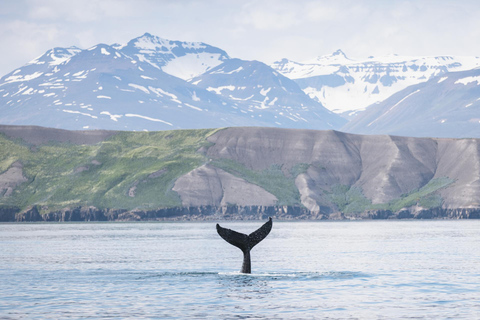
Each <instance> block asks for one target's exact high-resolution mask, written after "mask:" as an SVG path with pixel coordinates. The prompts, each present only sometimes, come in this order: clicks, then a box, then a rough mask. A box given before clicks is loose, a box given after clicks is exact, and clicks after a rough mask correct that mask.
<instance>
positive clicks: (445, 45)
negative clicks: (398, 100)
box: [0, 0, 480, 75]
mask: <svg viewBox="0 0 480 320" xmlns="http://www.w3.org/2000/svg"><path fill="white" fill-rule="evenodd" d="M0 12H1V14H2V19H1V20H0V57H1V59H0V75H4V74H5V73H7V72H9V71H11V70H13V69H14V68H17V67H19V66H21V65H23V64H25V63H26V62H27V61H29V60H31V59H33V58H34V57H36V56H38V55H40V54H42V53H44V52H45V51H46V50H48V49H50V48H52V47H56V46H61V47H65V46H71V45H76V46H79V47H81V48H88V47H90V46H92V45H95V44H97V43H106V44H112V43H116V42H119V43H124V42H127V41H128V40H130V39H132V38H134V37H136V36H139V35H141V34H143V33H145V32H150V33H152V34H155V35H158V36H160V37H164V38H167V39H172V40H185V41H202V42H206V43H209V44H211V45H215V46H218V47H220V48H222V49H224V50H226V51H227V52H228V54H229V55H231V56H233V57H238V58H243V59H251V60H253V59H256V60H260V61H265V62H273V61H274V60H278V59H280V58H283V57H286V58H290V59H293V60H299V61H301V60H308V59H311V58H314V57H316V56H319V55H324V54H329V53H331V52H333V51H335V50H336V49H343V50H344V51H345V52H346V54H347V55H348V56H351V57H353V58H355V57H359V58H362V57H367V56H369V55H376V56H378V55H384V54H392V53H399V54H403V55H427V54H428V55H434V54H438V55H440V54H451V55H478V52H480V44H478V43H477V42H476V41H475V39H477V38H478V36H479V35H480V19H478V16H479V15H480V3H479V2H478V1H473V0H463V1H450V0H436V1H433V0H416V1H413V0H389V1H383V0H364V1H355V0H335V1H330V0H328V1H327V0H297V1H290V0H243V1H240V0H229V1H224V0H209V1H195V0H177V1H174V0H102V1H98V0H82V1H63V0H16V1H0Z"/></svg>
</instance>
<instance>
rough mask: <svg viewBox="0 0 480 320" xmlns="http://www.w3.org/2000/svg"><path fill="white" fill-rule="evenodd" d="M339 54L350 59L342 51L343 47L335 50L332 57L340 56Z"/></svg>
mask: <svg viewBox="0 0 480 320" xmlns="http://www.w3.org/2000/svg"><path fill="white" fill-rule="evenodd" d="M338 56H341V57H343V58H345V59H348V58H347V55H346V54H345V53H344V52H343V51H342V49H338V50H337V51H335V52H334V53H332V57H338Z"/></svg>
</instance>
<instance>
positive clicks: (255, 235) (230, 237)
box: [217, 218, 273, 273]
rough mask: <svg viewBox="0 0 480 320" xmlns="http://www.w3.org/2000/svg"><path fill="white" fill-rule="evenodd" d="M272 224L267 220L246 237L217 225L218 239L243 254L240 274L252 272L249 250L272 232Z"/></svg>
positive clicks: (270, 220)
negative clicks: (221, 239) (220, 238)
mask: <svg viewBox="0 0 480 320" xmlns="http://www.w3.org/2000/svg"><path fill="white" fill-rule="evenodd" d="M272 224H273V223H272V218H269V220H268V222H266V223H265V224H264V225H263V226H261V227H260V228H258V229H257V230H256V231H254V232H252V233H250V234H249V235H248V236H247V235H246V234H243V233H240V232H236V231H233V230H230V229H226V228H222V227H220V225H219V224H218V223H217V232H218V234H219V235H220V237H222V238H223V239H224V240H225V241H227V242H228V243H230V244H231V245H234V246H235V247H237V248H239V249H240V250H242V252H243V265H242V271H241V272H242V273H251V272H252V267H251V263H250V250H252V248H253V247H255V246H256V245H257V244H258V243H259V242H260V241H262V240H263V239H265V238H266V237H267V236H268V234H269V233H270V230H272Z"/></svg>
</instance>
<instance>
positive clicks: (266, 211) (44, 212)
mask: <svg viewBox="0 0 480 320" xmlns="http://www.w3.org/2000/svg"><path fill="white" fill-rule="evenodd" d="M270 216H271V217H275V218H276V219H281V220H379V219H383V220H386V219H479V218H480V208H459V209H444V208H433V209H424V208H420V207H411V208H405V209H402V210H400V211H398V212H392V211H390V210H369V211H365V212H362V213H356V214H344V213H341V212H333V213H330V214H322V213H315V212H311V211H309V210H308V209H306V208H304V207H300V206H222V207H216V206H197V207H175V208H160V209H156V210H130V211H129V210H122V209H99V208H95V207H75V208H64V209H61V210H52V211H49V210H48V209H47V208H44V207H39V206H32V207H29V208H26V209H24V210H20V209H19V208H15V207H0V222H73V221H78V222H80V221H209V220H261V219H265V218H267V217H270Z"/></svg>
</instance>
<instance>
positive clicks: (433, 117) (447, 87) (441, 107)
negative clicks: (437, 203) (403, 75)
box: [342, 69, 480, 151]
mask: <svg viewBox="0 0 480 320" xmlns="http://www.w3.org/2000/svg"><path fill="white" fill-rule="evenodd" d="M342 130H343V131H346V132H352V133H362V134H392V135H401V136H412V137H445V138H447V137H449V138H480V69H473V70H468V71H460V72H451V73H446V74H444V75H440V76H437V77H434V78H432V79H430V80H429V81H427V82H423V83H420V84H417V85H414V86H410V87H408V88H406V89H404V90H402V91H400V92H398V93H396V94H394V95H393V96H392V97H390V98H388V99H387V100H385V101H383V102H381V103H379V104H376V105H372V106H370V107H368V108H367V110H366V111H364V112H363V113H361V114H359V115H358V116H357V117H355V118H354V119H353V120H352V121H350V122H349V123H348V124H346V125H345V126H344V127H343V128H342ZM477 151H478V150H477Z"/></svg>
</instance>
